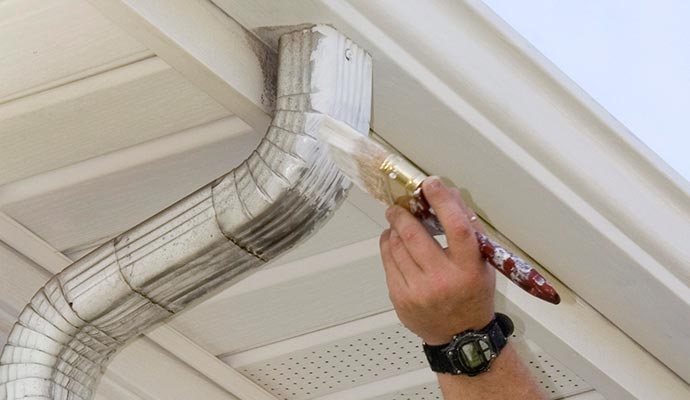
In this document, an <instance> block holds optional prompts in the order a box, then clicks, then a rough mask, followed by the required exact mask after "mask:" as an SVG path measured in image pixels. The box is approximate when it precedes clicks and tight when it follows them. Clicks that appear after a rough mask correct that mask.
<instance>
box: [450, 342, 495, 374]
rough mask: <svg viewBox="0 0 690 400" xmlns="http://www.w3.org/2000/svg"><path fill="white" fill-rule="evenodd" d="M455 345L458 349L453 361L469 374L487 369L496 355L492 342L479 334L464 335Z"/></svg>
mask: <svg viewBox="0 0 690 400" xmlns="http://www.w3.org/2000/svg"><path fill="white" fill-rule="evenodd" d="M453 347H454V348H455V349H456V351H455V352H454V356H453V357H451V362H452V363H453V365H454V366H455V368H456V369H458V370H460V371H463V372H464V373H466V374H468V375H473V374H477V373H479V372H482V371H486V370H487V369H488V368H489V364H490V362H491V360H492V358H493V355H494V350H493V346H492V345H491V343H490V342H489V341H488V339H485V337H484V335H479V334H470V335H467V336H465V337H462V338H460V340H459V341H458V342H457V343H456V345H455V346H453Z"/></svg>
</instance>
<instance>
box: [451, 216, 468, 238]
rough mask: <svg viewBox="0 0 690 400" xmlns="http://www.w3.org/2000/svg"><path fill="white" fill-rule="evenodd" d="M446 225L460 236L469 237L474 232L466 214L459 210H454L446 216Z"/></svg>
mask: <svg viewBox="0 0 690 400" xmlns="http://www.w3.org/2000/svg"><path fill="white" fill-rule="evenodd" d="M446 225H447V226H448V229H449V230H450V231H451V232H453V234H455V235H456V236H459V237H463V238H464V237H469V236H470V235H471V234H472V228H470V225H469V223H468V222H467V220H466V218H465V216H464V215H463V214H462V213H461V212H459V211H457V212H453V213H451V214H450V215H448V217H447V218H446Z"/></svg>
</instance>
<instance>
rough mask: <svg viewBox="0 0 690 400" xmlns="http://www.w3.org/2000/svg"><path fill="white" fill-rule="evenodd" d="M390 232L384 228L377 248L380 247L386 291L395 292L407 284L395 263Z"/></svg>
mask: <svg viewBox="0 0 690 400" xmlns="http://www.w3.org/2000/svg"><path fill="white" fill-rule="evenodd" d="M390 234H391V230H390V229H386V230H385V231H383V233H382V234H381V237H380V238H379V248H380V249H381V261H382V262H383V269H384V271H385V273H386V283H387V284H388V291H390V292H395V291H398V290H401V289H402V288H404V287H406V286H407V282H406V281H405V277H404V276H403V275H402V273H401V272H400V270H399V269H398V266H397V265H396V263H395V259H394V258H393V254H392V253H391V248H390Z"/></svg>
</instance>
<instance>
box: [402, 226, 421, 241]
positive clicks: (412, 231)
mask: <svg viewBox="0 0 690 400" xmlns="http://www.w3.org/2000/svg"><path fill="white" fill-rule="evenodd" d="M417 235H419V232H418V231H417V229H416V228H415V227H414V226H411V225H407V226H404V227H403V228H402V229H401V230H400V236H401V237H402V238H403V240H405V241H408V242H411V241H414V240H415V239H417Z"/></svg>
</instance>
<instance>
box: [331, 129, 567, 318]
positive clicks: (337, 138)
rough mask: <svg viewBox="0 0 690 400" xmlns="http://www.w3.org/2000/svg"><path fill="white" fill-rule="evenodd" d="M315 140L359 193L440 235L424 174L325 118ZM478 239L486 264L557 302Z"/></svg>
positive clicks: (536, 277)
mask: <svg viewBox="0 0 690 400" xmlns="http://www.w3.org/2000/svg"><path fill="white" fill-rule="evenodd" d="M319 136H320V139H321V140H322V141H323V142H325V143H326V144H327V145H328V148H329V150H330V153H331V155H332V158H333V160H334V161H335V163H336V165H337V166H338V167H339V168H340V169H341V171H342V172H343V173H344V174H345V175H346V176H347V177H348V178H350V180H351V181H352V182H353V183H354V184H355V185H357V186H358V187H359V188H360V189H362V190H364V191H365V192H367V193H369V194H370V195H371V196H373V197H374V198H375V199H377V200H379V201H380V202H382V203H384V204H386V205H388V206H390V205H393V204H397V205H400V206H402V207H404V208H406V209H407V210H409V211H410V212H411V213H412V215H414V216H415V217H417V218H418V219H419V220H420V221H421V222H422V224H423V225H424V227H425V228H426V229H427V230H428V231H429V233H430V234H432V235H440V234H443V227H442V225H441V223H440V222H439V220H438V218H437V217H436V214H435V213H434V210H433V209H432V208H431V207H430V205H429V203H428V202H427V200H426V198H425V197H424V193H423V192H422V182H423V181H424V179H426V178H427V177H428V176H427V175H426V174H425V173H424V172H422V171H421V170H420V169H419V168H417V167H416V166H414V165H413V164H412V163H411V162H410V161H409V160H407V159H406V158H405V157H403V156H402V155H400V154H396V153H394V152H392V151H390V150H388V149H386V148H385V147H383V146H382V145H380V144H379V143H377V142H375V141H374V140H372V139H370V138H368V137H367V136H365V135H363V134H362V133H360V132H358V131H356V130H354V129H353V128H351V127H350V126H349V125H347V124H345V123H343V122H340V121H336V120H334V119H332V118H330V117H327V116H325V117H324V121H323V123H322V124H321V127H320V130H319ZM476 236H477V243H478V246H479V251H480V253H481V255H482V257H484V259H485V260H486V261H487V262H488V263H489V264H491V265H492V266H493V267H495V268H496V269H497V270H499V271H500V272H501V273H502V274H503V275H505V276H506V277H507V278H508V279H510V280H511V281H512V282H514V283H515V284H517V285H518V286H520V287H521V288H522V289H523V290H525V291H527V292H528V293H530V294H532V295H534V296H536V297H538V298H540V299H542V300H545V301H548V302H549V303H553V304H558V303H560V301H561V299H560V297H559V295H558V293H556V290H555V289H554V288H553V286H551V284H549V283H548V282H547V281H546V279H545V278H544V277H543V276H542V275H541V274H540V273H539V272H538V271H537V270H536V269H535V268H534V267H532V266H531V265H530V264H529V263H527V262H526V261H525V260H523V259H522V258H520V257H518V256H515V255H513V254H512V253H510V252H509V251H507V250H506V249H505V248H503V247H502V246H501V245H500V244H498V243H496V242H495V241H493V240H491V239H490V238H488V237H487V236H486V235H485V234H483V233H481V232H478V231H477V232H476Z"/></svg>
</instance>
